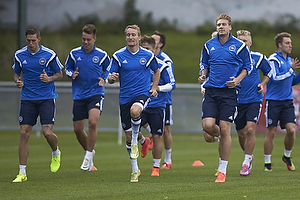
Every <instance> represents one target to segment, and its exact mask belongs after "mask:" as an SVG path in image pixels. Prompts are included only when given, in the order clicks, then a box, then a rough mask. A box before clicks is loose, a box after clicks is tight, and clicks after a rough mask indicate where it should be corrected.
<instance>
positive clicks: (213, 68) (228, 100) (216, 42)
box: [198, 14, 252, 182]
mask: <svg viewBox="0 0 300 200" xmlns="http://www.w3.org/2000/svg"><path fill="white" fill-rule="evenodd" d="M216 26H217V31H218V35H217V36H216V37H214V38H212V39H210V40H209V41H207V42H206V43H205V45H204V47H203V49H202V53H201V59H200V72H199V75H200V76H199V78H198V82H199V84H202V83H203V82H204V81H205V79H206V75H207V74H208V72H209V79H208V80H207V82H206V83H205V84H204V88H205V95H204V101H203V103H202V113H203V115H202V127H203V130H204V131H205V132H207V133H208V134H210V135H211V136H216V137H218V136H219V135H220V136H221V139H220V147H219V152H220V158H221V159H220V163H219V167H218V176H217V178H216V180H215V182H225V180H226V170H227V164H228V157H229V153H230V149H231V136H230V128H231V123H232V122H233V120H234V113H235V108H236V106H237V90H238V88H239V87H240V85H239V83H240V81H241V80H242V79H243V78H244V77H245V76H246V75H247V74H248V73H250V72H251V69H252V66H251V57H250V52H249V49H248V48H247V46H246V45H245V44H244V43H243V42H242V41H240V40H238V39H237V38H235V37H233V36H232V34H231V33H230V31H231V17H230V16H228V15H226V14H221V15H220V16H218V17H217V19H216ZM216 119H218V120H219V125H217V124H216Z"/></svg>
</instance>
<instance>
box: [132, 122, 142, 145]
mask: <svg viewBox="0 0 300 200" xmlns="http://www.w3.org/2000/svg"><path fill="white" fill-rule="evenodd" d="M141 121H142V120H141V116H139V117H137V118H134V119H131V127H132V139H131V144H137V139H138V135H139V130H140V124H141Z"/></svg>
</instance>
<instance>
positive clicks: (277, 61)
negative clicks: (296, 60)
mask: <svg viewBox="0 0 300 200" xmlns="http://www.w3.org/2000/svg"><path fill="white" fill-rule="evenodd" d="M268 59H269V61H270V64H271V68H272V79H270V80H269V82H268V83H267V91H266V94H265V98H266V100H278V101H284V100H292V99H293V89H292V86H293V85H296V84H298V83H299V82H300V73H298V74H297V75H296V74H295V72H294V70H293V69H292V68H291V64H292V58H290V57H289V54H288V55H287V58H286V59H285V58H284V57H283V55H282V52H278V51H276V52H275V53H273V54H272V55H270V57H269V58H268Z"/></svg>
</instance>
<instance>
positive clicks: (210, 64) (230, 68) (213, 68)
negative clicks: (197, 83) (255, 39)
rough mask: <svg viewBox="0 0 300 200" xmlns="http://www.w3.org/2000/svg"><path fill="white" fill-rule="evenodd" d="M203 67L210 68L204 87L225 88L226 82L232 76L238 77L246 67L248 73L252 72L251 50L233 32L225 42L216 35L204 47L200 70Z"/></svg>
mask: <svg viewBox="0 0 300 200" xmlns="http://www.w3.org/2000/svg"><path fill="white" fill-rule="evenodd" d="M203 69H208V70H209V78H208V79H207V81H206V83H205V84H204V87H215V88H224V87H226V82H227V81H231V79H230V77H237V76H238V75H239V74H240V72H241V71H242V70H243V69H246V70H247V72H248V74H250V73H251V70H252V65H251V56H250V51H249V49H248V48H247V46H246V45H245V43H244V42H242V41H240V40H238V39H237V38H235V37H234V36H232V34H231V33H230V36H229V39H228V40H227V41H226V42H225V43H224V44H221V43H220V41H219V37H218V36H217V37H214V38H212V39H210V40H208V41H207V42H206V43H205V45H204V47H203V49H202V52H201V58H200V71H202V70H203ZM199 74H200V73H199ZM239 86H240V84H238V87H239ZM238 87H237V88H238Z"/></svg>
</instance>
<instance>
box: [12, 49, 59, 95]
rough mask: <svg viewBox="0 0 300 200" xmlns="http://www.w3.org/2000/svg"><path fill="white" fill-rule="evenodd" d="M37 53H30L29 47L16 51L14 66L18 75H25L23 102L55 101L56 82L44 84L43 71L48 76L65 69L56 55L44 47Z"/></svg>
mask: <svg viewBox="0 0 300 200" xmlns="http://www.w3.org/2000/svg"><path fill="white" fill-rule="evenodd" d="M39 47H40V49H39V50H38V51H37V52H36V53H30V52H29V51H28V47H27V46H25V47H23V48H22V49H20V50H18V51H16V53H15V56H14V64H13V66H12V68H13V70H14V71H15V72H16V73H18V74H19V73H21V72H22V74H23V83H24V85H23V87H22V93H21V100H44V99H54V98H57V97H58V95H57V93H56V89H55V85H54V82H53V81H51V82H48V83H44V82H42V81H41V80H40V75H41V74H43V70H45V71H46V73H47V75H48V76H53V74H55V73H58V72H60V71H61V69H62V68H63V65H62V64H61V63H60V61H59V59H58V57H57V55H56V53H55V52H54V51H53V50H51V49H49V48H47V47H44V46H43V45H39Z"/></svg>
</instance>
